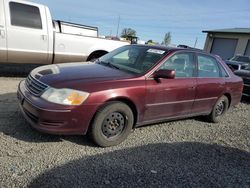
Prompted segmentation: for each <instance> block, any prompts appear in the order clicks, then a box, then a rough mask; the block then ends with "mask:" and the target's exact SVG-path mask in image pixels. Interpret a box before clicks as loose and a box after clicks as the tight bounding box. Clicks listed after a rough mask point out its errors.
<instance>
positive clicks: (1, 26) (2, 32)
mask: <svg viewBox="0 0 250 188" xmlns="http://www.w3.org/2000/svg"><path fill="white" fill-rule="evenodd" d="M4 18H5V15H4V5H3V1H0V62H1V63H6V62H7V44H6V27H5V19H4Z"/></svg>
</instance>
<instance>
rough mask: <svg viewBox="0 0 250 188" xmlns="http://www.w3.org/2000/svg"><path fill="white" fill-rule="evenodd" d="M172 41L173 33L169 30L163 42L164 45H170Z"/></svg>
mask: <svg viewBox="0 0 250 188" xmlns="http://www.w3.org/2000/svg"><path fill="white" fill-rule="evenodd" d="M170 43H171V33H170V32H167V33H166V34H165V37H164V40H163V42H162V44H163V45H166V46H167V45H169V44H170Z"/></svg>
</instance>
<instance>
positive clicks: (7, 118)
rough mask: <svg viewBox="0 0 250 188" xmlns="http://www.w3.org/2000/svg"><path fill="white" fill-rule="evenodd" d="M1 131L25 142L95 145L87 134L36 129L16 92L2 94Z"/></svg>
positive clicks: (0, 110) (0, 103)
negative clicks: (69, 133)
mask: <svg viewBox="0 0 250 188" xmlns="http://www.w3.org/2000/svg"><path fill="white" fill-rule="evenodd" d="M0 132H2V133H3V134H5V135H8V136H11V137H13V138H15V139H18V140H22V141H25V142H38V143H40V142H61V141H63V140H68V141H70V142H73V143H76V144H79V145H82V144H84V145H87V146H93V147H94V146H95V145H94V144H93V143H92V142H91V141H90V139H89V138H88V137H87V136H79V135H78V136H61V135H49V134H44V133H41V132H39V131H36V130H34V129H33V128H31V126H29V124H28V123H27V122H26V120H25V119H24V118H23V116H22V114H21V112H20V110H19V106H18V100H17V95H16V93H7V94H2V95H0Z"/></svg>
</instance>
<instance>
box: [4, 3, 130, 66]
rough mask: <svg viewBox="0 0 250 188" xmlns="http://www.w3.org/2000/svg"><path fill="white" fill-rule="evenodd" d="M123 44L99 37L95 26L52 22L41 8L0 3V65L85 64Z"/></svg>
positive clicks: (44, 8)
mask: <svg viewBox="0 0 250 188" xmlns="http://www.w3.org/2000/svg"><path fill="white" fill-rule="evenodd" d="M127 44H128V43H127V42H122V41H115V40H108V39H104V38H99V37H98V29H97V28H96V27H91V26H84V25H80V24H73V23H68V22H63V21H55V20H52V18H51V14H50V10H49V8H48V7H46V6H44V5H41V4H36V3H32V2H30V1H22V0H0V64H3V63H8V64H10V63H30V64H32V63H36V64H41V65H42V64H52V63H63V62H75V61H89V60H93V59H96V58H98V57H101V56H102V55H104V54H106V53H108V52H109V51H112V50H114V49H116V48H118V47H121V46H124V45H127Z"/></svg>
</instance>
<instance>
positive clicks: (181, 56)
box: [160, 53, 195, 78]
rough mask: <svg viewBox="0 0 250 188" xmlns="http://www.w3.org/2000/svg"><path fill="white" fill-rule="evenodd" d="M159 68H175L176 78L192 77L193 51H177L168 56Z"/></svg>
mask: <svg viewBox="0 0 250 188" xmlns="http://www.w3.org/2000/svg"><path fill="white" fill-rule="evenodd" d="M160 69H161V70H175V72H176V76H175V77H176V78H188V77H193V73H194V69H195V64H194V54H193V53H178V54H175V55H173V56H172V57H170V58H169V59H168V60H167V61H166V62H164V64H163V65H162V66H161V68H160Z"/></svg>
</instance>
